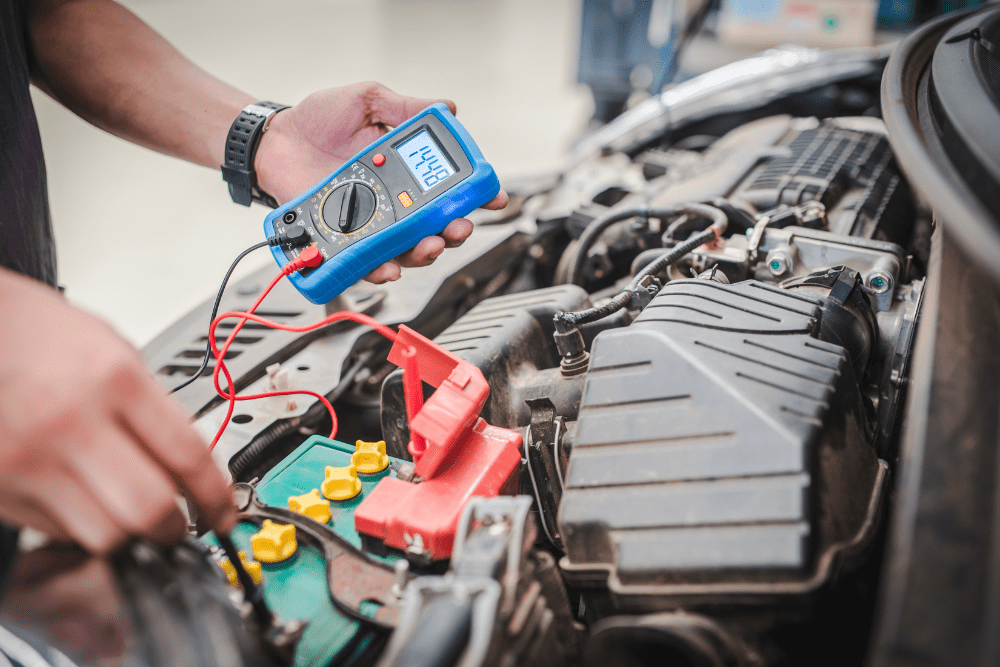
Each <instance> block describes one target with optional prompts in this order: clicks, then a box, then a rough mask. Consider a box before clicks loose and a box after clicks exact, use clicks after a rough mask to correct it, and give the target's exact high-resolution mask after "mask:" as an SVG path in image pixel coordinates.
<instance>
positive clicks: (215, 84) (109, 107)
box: [29, 0, 506, 282]
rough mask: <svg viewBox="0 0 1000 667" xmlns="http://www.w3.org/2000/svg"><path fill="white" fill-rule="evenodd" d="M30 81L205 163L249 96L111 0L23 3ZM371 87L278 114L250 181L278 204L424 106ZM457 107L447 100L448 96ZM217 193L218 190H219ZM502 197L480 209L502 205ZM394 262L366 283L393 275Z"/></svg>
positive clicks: (460, 235) (159, 146)
mask: <svg viewBox="0 0 1000 667" xmlns="http://www.w3.org/2000/svg"><path fill="white" fill-rule="evenodd" d="M29 35H30V37H31V42H32V45H33V55H34V67H33V79H32V80H33V82H34V83H35V84H36V85H37V86H38V87H40V88H41V89H43V90H45V91H46V92H47V93H49V94H50V95H52V97H54V98H55V99H56V100H58V101H59V102H60V103H62V104H63V105H64V106H66V107H67V108H69V109H70V110H71V111H73V112H75V113H76V114H78V115H79V116H81V117H82V118H84V119H85V120H87V121H89V122H91V123H92V124H94V125H96V126H97V127H100V128H102V129H104V130H106V131H108V132H110V133H112V134H115V135H116V136H119V137H122V138H124V139H127V140H129V141H132V142H134V143H137V144H139V145H142V146H145V147H147V148H151V149H153V150H156V151H159V152H161V153H165V154H167V155H172V156H174V157H179V158H182V159H184V160H188V161H190V162H194V163H196V164H200V165H203V166H206V167H209V168H212V169H218V168H219V165H221V164H222V163H223V161H224V156H223V150H224V147H225V141H226V135H227V133H228V131H229V126H230V125H231V124H232V122H233V119H235V118H236V117H237V115H239V112H240V110H241V109H242V108H243V107H245V106H246V105H248V104H251V103H253V102H255V101H257V99H255V98H253V97H251V96H250V95H248V94H246V93H244V92H242V91H240V90H238V89H236V88H234V87H232V86H230V85H229V84H227V83H224V82H223V81H220V80H219V79H217V78H216V77H214V76H212V75H211V74H209V73H208V72H205V71H204V70H202V69H201V68H199V67H198V66H196V65H195V64H194V63H192V62H191V61H189V60H188V59H187V58H185V57H184V56H183V55H181V54H180V53H179V52H178V51H177V50H176V49H174V48H173V47H172V46H171V45H170V44H169V43H168V42H167V41H166V40H165V39H163V37H161V36H160V35H159V34H157V33H156V32H155V31H154V30H153V29H152V28H150V27H149V26H147V25H146V24H145V23H143V22H142V21H141V20H140V19H139V18H138V17H137V16H135V15H134V14H132V12H130V11H128V10H127V9H126V8H124V7H122V6H121V5H119V4H117V3H115V2H112V1H111V0H32V2H30V14H29ZM435 101H443V100H426V99H425V100H420V99H416V98H409V97H404V96H402V95H397V94H395V93H393V92H392V91H389V90H388V89H386V88H385V87H383V86H379V85H378V84H371V83H367V84H355V85H353V86H344V87H341V88H333V89H329V90H325V91H321V92H319V93H316V94H314V95H311V96H310V97H308V98H306V99H305V100H303V101H302V102H301V103H300V104H298V105H296V106H294V107H292V108H291V109H288V110H286V111H283V112H281V113H279V114H277V115H276V116H275V117H274V118H273V119H272V121H271V124H270V127H269V129H268V131H267V132H266V133H265V134H264V138H263V140H262V141H261V145H260V148H259V150H258V152H257V156H256V161H255V162H256V164H255V166H256V170H257V176H258V182H259V184H260V186H261V187H262V188H263V189H264V191H265V192H268V193H269V194H271V195H272V196H274V197H276V198H277V199H278V201H279V202H283V201H288V200H289V199H292V198H293V197H295V196H297V195H299V194H301V193H302V192H303V191H305V190H306V189H307V188H309V187H311V186H312V185H315V184H316V183H317V182H319V181H320V180H321V179H322V178H324V177H325V176H327V175H329V174H330V173H331V172H332V171H333V170H334V169H335V168H336V167H337V166H339V165H340V164H341V163H342V162H343V161H345V160H346V159H348V158H349V157H351V156H352V155H353V154H354V153H356V152H357V151H358V150H360V149H361V148H363V147H364V146H366V145H367V144H368V143H371V141H373V140H374V139H376V138H377V137H378V136H380V135H381V134H382V133H384V132H385V129H386V127H387V126H389V125H396V124H398V123H400V122H402V121H403V120H405V119H406V118H407V117H409V116H412V115H413V114H415V113H416V112H418V111H420V110H421V109H423V108H424V107H426V106H427V105H428V104H431V103H432V102H435ZM449 104H450V105H451V107H452V109H453V110H454V105H453V104H451V103H449ZM221 191H223V188H222V187H221V185H220V192H221ZM505 204H506V195H505V194H503V193H501V194H500V195H499V196H498V197H497V199H495V200H494V201H493V202H491V204H488V205H487V207H489V208H502V207H503V205H505ZM471 233H472V224H471V223H469V222H468V221H466V220H458V221H455V222H453V223H452V224H450V225H449V226H448V228H447V229H445V231H444V232H443V233H442V235H441V237H429V238H426V239H423V240H422V241H420V243H418V244H417V246H416V247H415V248H414V249H413V250H411V251H409V252H408V253H405V254H404V255H402V256H400V257H399V258H398V259H397V264H398V265H402V266H423V265H425V264H428V263H430V262H431V261H433V259H434V258H435V257H437V256H438V255H439V254H440V253H441V252H442V251H443V249H444V248H445V247H446V246H454V245H458V244H460V243H461V242H462V241H464V240H465V238H467V237H468V236H469V234H471ZM397 264H394V263H392V262H390V263H387V264H385V265H383V266H382V267H379V268H378V269H376V270H375V271H374V272H373V273H372V275H370V276H369V279H370V280H373V281H375V282H384V281H385V280H391V279H395V278H397V277H398V276H399V267H398V265H397Z"/></svg>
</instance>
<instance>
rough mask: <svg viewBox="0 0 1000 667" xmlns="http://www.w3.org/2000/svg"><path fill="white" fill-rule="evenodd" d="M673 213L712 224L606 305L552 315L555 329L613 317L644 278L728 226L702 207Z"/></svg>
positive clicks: (718, 211) (691, 206)
mask: <svg viewBox="0 0 1000 667" xmlns="http://www.w3.org/2000/svg"><path fill="white" fill-rule="evenodd" d="M677 211H678V212H681V213H690V214H692V215H697V216H699V217H705V218H709V219H710V220H711V221H712V224H711V226H710V227H709V228H708V229H706V230H705V231H703V232H699V233H697V234H695V235H694V236H692V237H691V238H689V239H688V240H687V241H684V242H683V243H680V244H678V245H676V246H674V247H673V248H671V249H670V250H667V251H664V253H663V254H662V255H661V256H660V257H659V258H657V259H655V260H653V261H652V262H650V263H649V264H647V265H646V267H645V268H644V269H643V270H642V271H640V272H639V273H637V274H636V276H635V277H634V278H633V279H632V280H630V281H629V283H628V285H626V287H625V289H623V290H622V291H621V292H619V293H618V295H617V296H615V297H614V298H613V299H611V300H610V301H608V302H607V303H605V304H602V305H600V306H594V307H593V308H588V309H587V310H581V311H577V312H573V313H556V316H555V321H556V327H557V328H558V329H559V330H560V331H562V330H568V329H569V328H572V327H575V326H579V325H581V324H586V323H588V322H596V321H597V320H601V319H604V318H605V317H608V316H609V315H613V314H615V313H617V312H618V311H619V310H621V309H622V308H624V307H626V306H627V305H628V304H629V303H631V301H632V293H633V292H634V291H635V290H636V289H637V288H638V286H639V284H640V283H641V282H642V280H643V279H644V278H645V277H646V276H655V275H656V274H657V273H659V272H660V271H662V270H663V269H665V268H667V267H668V266H670V265H671V264H673V263H675V262H677V261H678V260H680V259H681V258H682V257H684V255H686V254H688V253H689V252H691V251H692V250H694V249H695V248H697V247H698V246H700V245H703V244H705V243H708V242H710V241H714V240H715V239H717V238H719V237H721V236H722V233H723V232H724V231H725V230H726V226H727V225H728V224H729V221H728V219H727V218H726V214H725V212H723V211H722V210H721V209H719V208H716V207H715V206H708V205H706V204H685V205H683V206H681V207H678V209H677Z"/></svg>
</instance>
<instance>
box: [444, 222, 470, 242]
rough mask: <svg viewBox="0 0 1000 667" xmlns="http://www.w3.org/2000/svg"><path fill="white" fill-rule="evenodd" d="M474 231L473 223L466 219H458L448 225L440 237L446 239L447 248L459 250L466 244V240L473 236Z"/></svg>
mask: <svg viewBox="0 0 1000 667" xmlns="http://www.w3.org/2000/svg"><path fill="white" fill-rule="evenodd" d="M473 229H474V227H473V225H472V222H471V221H469V220H466V219H465V218H458V219H457V220H452V221H451V222H449V223H448V226H447V227H445V228H444V231H443V232H441V234H440V236H441V238H443V239H444V247H445V248H457V247H458V246H460V245H462V244H463V243H465V239H467V238H469V237H470V236H472V230H473Z"/></svg>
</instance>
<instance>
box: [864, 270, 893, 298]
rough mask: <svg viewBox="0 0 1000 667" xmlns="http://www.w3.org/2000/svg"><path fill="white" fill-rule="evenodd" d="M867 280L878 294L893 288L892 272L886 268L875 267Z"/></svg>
mask: <svg viewBox="0 0 1000 667" xmlns="http://www.w3.org/2000/svg"><path fill="white" fill-rule="evenodd" d="M865 282H866V283H867V284H868V287H869V289H871V291H873V292H875V293H876V294H882V293H883V292H888V291H889V290H890V289H892V274H890V273H889V272H888V271H886V270H884V269H875V270H874V271H872V272H871V273H869V274H868V276H867V278H866V279H865Z"/></svg>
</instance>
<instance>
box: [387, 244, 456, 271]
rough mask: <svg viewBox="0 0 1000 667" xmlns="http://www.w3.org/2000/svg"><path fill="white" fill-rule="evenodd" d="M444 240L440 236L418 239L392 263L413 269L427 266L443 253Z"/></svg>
mask: <svg viewBox="0 0 1000 667" xmlns="http://www.w3.org/2000/svg"><path fill="white" fill-rule="evenodd" d="M444 247H445V240H444V239H443V238H441V237H440V236H427V237H424V238H422V239H420V242H419V243H417V245H415V246H414V247H413V248H411V249H410V250H407V251H406V252H404V253H403V254H402V255H400V256H399V257H397V258H396V259H395V260H394V261H395V262H396V263H397V264H399V265H400V266H405V267H406V268H409V269H414V268H416V267H418V266H427V265H428V264H430V263H431V262H433V261H434V260H435V259H437V258H438V257H439V256H440V255H441V253H442V252H444Z"/></svg>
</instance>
